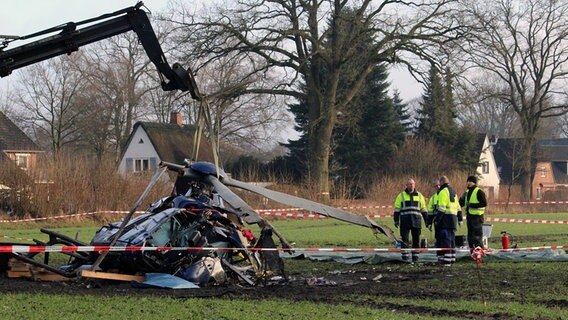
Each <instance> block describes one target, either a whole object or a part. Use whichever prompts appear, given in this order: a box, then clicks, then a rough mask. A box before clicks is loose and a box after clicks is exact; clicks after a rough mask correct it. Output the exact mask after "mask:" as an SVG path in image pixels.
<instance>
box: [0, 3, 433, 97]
mask: <svg viewBox="0 0 568 320" xmlns="http://www.w3.org/2000/svg"><path fill="white" fill-rule="evenodd" d="M187 1H188V2H190V3H196V2H199V1H196V0H187ZM143 2H144V5H145V6H146V7H147V8H148V9H149V10H150V11H151V12H159V11H164V10H165V9H166V8H167V6H168V0H145V1H143ZM136 3H137V1H135V0H0V8H1V10H0V35H17V36H24V35H28V34H32V33H35V32H38V31H41V30H45V29H48V28H51V27H54V26H57V25H60V24H63V23H66V22H70V21H73V22H77V21H81V20H85V19H90V18H94V17H97V16H100V15H102V14H105V13H110V12H114V11H117V10H120V9H123V8H126V7H130V6H134V5H135V4H136ZM15 43H17V42H15ZM11 47H13V46H11ZM11 47H8V48H11ZM390 79H391V82H392V87H393V88H397V89H398V90H399V91H400V92H401V97H402V98H403V99H404V100H405V101H408V100H410V99H413V98H415V97H417V96H420V95H421V93H422V89H421V87H420V85H419V84H418V83H417V82H416V81H415V80H414V79H412V77H410V76H409V75H408V73H407V72H404V71H403V70H400V69H399V70H397V69H394V70H391V77H390ZM14 80H15V77H14V76H13V75H12V76H8V77H4V78H0V89H1V90H5V88H6V87H8V86H10V84H9V82H10V81H14Z"/></svg>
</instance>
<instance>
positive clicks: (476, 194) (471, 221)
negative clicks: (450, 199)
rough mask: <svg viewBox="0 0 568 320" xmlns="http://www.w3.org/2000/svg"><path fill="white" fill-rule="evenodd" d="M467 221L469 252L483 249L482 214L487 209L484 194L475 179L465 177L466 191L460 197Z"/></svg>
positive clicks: (473, 177)
mask: <svg viewBox="0 0 568 320" xmlns="http://www.w3.org/2000/svg"><path fill="white" fill-rule="evenodd" d="M460 205H461V206H462V208H465V212H466V221H467V243H469V248H470V249H471V250H473V249H475V248H476V247H483V242H482V241H483V240H482V239H483V214H484V213H485V208H486V207H487V198H486V197H485V192H483V190H481V189H480V188H479V187H478V186H477V177H475V176H469V177H467V190H466V191H465V192H464V194H463V195H462V196H461V197H460Z"/></svg>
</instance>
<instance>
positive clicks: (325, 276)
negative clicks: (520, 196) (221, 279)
mask: <svg viewBox="0 0 568 320" xmlns="http://www.w3.org/2000/svg"><path fill="white" fill-rule="evenodd" d="M313 265H314V266H316V265H326V268H325V270H323V268H318V269H308V268H306V270H309V271H306V272H303V273H298V272H294V273H291V274H289V281H287V282H285V283H279V284H267V285H258V286H256V287H242V286H239V285H226V286H212V287H204V288H200V289H184V290H172V289H140V288H134V287H132V286H131V285H130V284H129V283H124V282H108V281H86V280H84V279H83V280H77V281H68V282H35V281H32V280H29V279H9V278H6V277H5V276H0V292H2V293H33V294H38V293H44V294H69V295H75V296H76V295H104V296H114V295H120V296H125V295H128V296H146V295H147V296H161V297H164V296H167V297H173V298H179V299H186V298H206V297H216V298H222V299H245V300H262V299H286V300H291V301H311V302H315V303H322V304H333V305H335V304H354V305H358V306H366V307H370V308H376V309H387V310H393V311H394V312H396V311H397V310H400V311H401V312H402V311H404V312H410V313H413V314H416V315H434V314H435V315H437V316H440V315H445V316H448V317H456V318H463V319H515V317H514V316H513V315H511V314H500V313H495V314H490V313H489V314H488V313H479V314H477V313H467V314H464V313H460V312H457V311H456V312H454V311H451V310H442V311H440V310H435V309H431V308H428V307H416V306H405V305H397V304H392V303H387V302H382V301H381V300H380V297H412V298H416V297H420V298H424V299H430V298H431V299H441V300H447V301H456V300H474V301H482V300H483V299H485V300H486V301H502V302H505V301H518V302H523V303H534V304H541V305H544V306H548V307H554V308H561V309H566V308H568V299H567V298H566V297H568V289H566V284H568V275H567V273H566V272H563V273H560V274H559V273H556V274H554V275H552V274H548V273H547V272H548V271H547V270H549V269H550V270H554V269H555V268H554V267H553V268H550V267H546V268H540V267H539V266H538V265H537V264H535V265H534V267H533V266H532V265H529V266H528V267H527V265H524V266H522V265H523V263H521V264H519V263H517V264H513V263H507V264H501V263H493V264H490V265H482V266H481V267H480V268H481V269H480V270H479V271H481V273H480V274H482V279H481V287H480V282H479V278H478V270H477V269H476V268H477V267H476V265H475V264H472V263H459V264H456V265H454V266H453V267H451V268H445V267H440V266H437V265H416V266H408V265H402V264H385V265H379V266H368V265H355V266H349V265H341V264H331V265H330V264H329V263H322V262H319V263H316V262H313ZM330 266H331V267H330ZM503 266H507V267H506V268H503ZM516 266H518V267H516ZM542 266H546V264H542ZM335 267H337V269H335ZM558 267H560V268H565V264H563V263H558ZM503 269H505V270H506V271H503ZM541 269H544V271H543V270H541ZM314 270H316V271H314ZM550 272H553V271H550ZM481 288H482V289H481ZM558 290H564V291H563V292H558ZM377 297H379V299H376V298H377ZM548 297H552V298H550V299H548Z"/></svg>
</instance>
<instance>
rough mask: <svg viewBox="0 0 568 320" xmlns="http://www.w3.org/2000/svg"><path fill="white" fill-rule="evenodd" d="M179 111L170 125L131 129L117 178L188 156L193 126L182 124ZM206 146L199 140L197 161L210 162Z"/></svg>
mask: <svg viewBox="0 0 568 320" xmlns="http://www.w3.org/2000/svg"><path fill="white" fill-rule="evenodd" d="M181 119H182V117H181V114H180V113H179V112H172V114H171V118H170V123H151V122H137V123H136V124H134V127H133V128H132V133H131V134H130V137H129V138H128V141H127V143H126V147H125V148H124V152H123V154H122V157H121V159H120V163H119V165H118V172H119V173H120V174H121V175H125V174H127V173H136V172H143V171H154V170H155V169H156V167H157V166H158V164H159V163H160V162H161V161H167V162H173V163H177V164H183V161H184V159H189V158H190V157H191V152H192V150H193V140H194V135H195V127H193V126H187V125H183V124H182V120H181ZM212 158H213V156H212V152H211V147H210V146H209V143H208V142H207V141H206V140H205V139H201V143H200V149H199V160H205V161H212Z"/></svg>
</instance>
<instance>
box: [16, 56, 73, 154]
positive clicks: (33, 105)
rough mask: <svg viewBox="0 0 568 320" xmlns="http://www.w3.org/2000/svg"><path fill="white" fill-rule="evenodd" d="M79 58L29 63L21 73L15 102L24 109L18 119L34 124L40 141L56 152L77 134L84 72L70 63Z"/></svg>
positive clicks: (32, 127)
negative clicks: (30, 64)
mask: <svg viewBox="0 0 568 320" xmlns="http://www.w3.org/2000/svg"><path fill="white" fill-rule="evenodd" d="M78 57H79V55H74V56H71V57H67V56H62V57H57V58H54V59H51V60H48V61H46V62H43V63H39V64H35V65H33V66H30V67H29V68H27V69H25V70H24V71H22V72H21V73H20V79H19V84H20V85H19V87H18V88H17V89H16V93H15V104H16V105H17V106H18V108H19V109H21V110H22V111H23V112H20V114H19V117H18V118H19V119H20V120H22V121H24V122H25V123H27V124H28V125H29V126H30V127H31V129H32V132H33V133H34V135H35V138H36V140H37V141H40V142H41V141H43V142H45V143H48V144H49V146H50V147H49V148H50V149H51V151H52V152H53V153H54V155H56V154H58V153H59V152H60V151H61V149H62V148H63V147H64V146H65V145H69V144H71V143H74V142H75V141H77V137H78V136H77V132H78V130H79V127H78V125H77V124H78V123H77V119H78V117H79V116H80V114H81V106H80V105H78V104H77V103H76V102H77V101H76V99H77V97H78V95H79V93H80V92H81V90H82V80H83V75H82V74H81V73H80V72H78V71H77V70H76V69H75V68H72V63H71V60H72V59H74V58H78Z"/></svg>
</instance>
